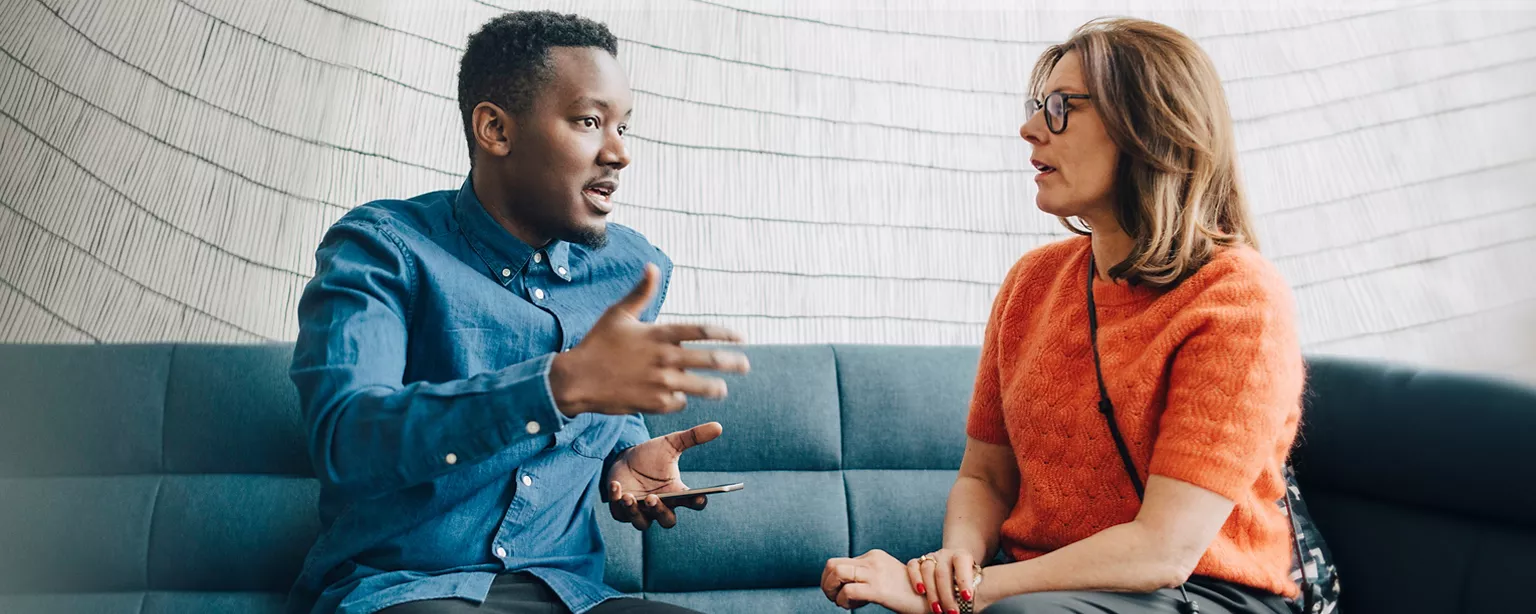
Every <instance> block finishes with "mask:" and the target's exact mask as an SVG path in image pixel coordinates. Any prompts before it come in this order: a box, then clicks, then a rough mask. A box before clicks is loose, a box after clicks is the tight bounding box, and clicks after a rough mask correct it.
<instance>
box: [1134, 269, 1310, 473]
mask: <svg viewBox="0 0 1536 614" xmlns="http://www.w3.org/2000/svg"><path fill="white" fill-rule="evenodd" d="M1262 266H1264V267H1265V269H1264V270H1262V271H1260V272H1259V274H1256V275H1255V274H1239V272H1233V273H1230V274H1228V275H1226V276H1224V278H1222V279H1218V280H1216V281H1215V282H1214V283H1213V284H1212V285H1211V286H1210V287H1208V288H1206V289H1204V290H1203V291H1202V294H1201V296H1200V297H1199V298H1198V299H1196V301H1195V302H1194V303H1193V304H1191V305H1190V307H1189V309H1188V311H1186V313H1185V314H1183V315H1185V316H1187V317H1190V318H1191V319H1190V321H1189V324H1187V325H1188V326H1190V327H1191V333H1190V334H1189V335H1188V336H1187V337H1186V338H1185V341H1184V342H1183V344H1182V345H1181V346H1180V348H1179V350H1178V352H1177V354H1176V355H1175V356H1174V358H1173V360H1172V364H1171V366H1170V371H1169V376H1168V402H1167V407H1166V409H1165V411H1164V413H1163V416H1162V418H1161V422H1160V423H1159V427H1158V435H1157V439H1156V440H1155V441H1154V443H1153V450H1152V461H1151V465H1150V468H1149V471H1150V473H1152V474H1155V475H1161V476H1164V477H1169V478H1174V479H1177V480H1180V481H1184V482H1188V483H1190V484H1194V485H1196V486H1199V487H1202V488H1205V489H1207V490H1210V491H1212V492H1215V493H1217V494H1220V495H1222V496H1223V497H1226V498H1228V499H1230V500H1233V501H1237V500H1240V499H1241V498H1242V497H1243V496H1244V495H1245V494H1251V493H1252V492H1253V485H1254V483H1255V481H1256V480H1258V478H1259V474H1260V472H1261V471H1262V470H1264V469H1265V468H1266V467H1267V466H1268V465H1270V464H1273V463H1274V462H1275V459H1276V458H1284V457H1285V454H1284V452H1283V449H1284V448H1288V447H1289V446H1290V445H1291V443H1292V442H1293V441H1294V439H1295V435H1296V428H1297V421H1298V420H1299V418H1300V412H1301V394H1302V388H1303V386H1304V379H1305V377H1304V374H1303V369H1304V367H1303V363H1302V357H1301V348H1300V343H1299V341H1298V339H1297V337H1296V329H1295V323H1294V317H1293V307H1292V302H1291V296H1290V291H1289V289H1288V288H1287V287H1286V285H1285V282H1284V280H1283V279H1281V278H1280V276H1279V274H1278V273H1276V272H1273V270H1272V269H1269V268H1268V264H1267V263H1262ZM1276 452H1280V453H1279V454H1278V455H1277V454H1276ZM1276 469H1278V467H1276Z"/></svg>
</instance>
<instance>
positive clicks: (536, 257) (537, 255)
mask: <svg viewBox="0 0 1536 614" xmlns="http://www.w3.org/2000/svg"><path fill="white" fill-rule="evenodd" d="M533 261H534V262H543V261H544V252H534V253H533Z"/></svg>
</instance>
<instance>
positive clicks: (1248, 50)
mask: <svg viewBox="0 0 1536 614" xmlns="http://www.w3.org/2000/svg"><path fill="white" fill-rule="evenodd" d="M1050 4H1052V3H1046V2H1022V3H1020V2H1001V1H993V2H968V3H965V2H962V3H956V2H951V1H940V0H884V1H876V2H858V3H853V2H843V3H833V2H813V1H809V0H805V1H788V0H780V1H770V0H652V1H645V2H639V1H628V2H621V1H618V0H608V1H604V0H535V1H532V2H514V1H512V0H441V1H432V2H425V1H422V2H407V1H404V0H264V1H259V2H258V1H251V0H0V169H4V170H3V173H0V341H48V342H71V341H80V342H92V341H102V342H123V341H159V340H195V341H244V340H261V339H289V338H292V337H293V336H294V335H295V333H296V324H295V318H294V309H295V303H296V301H297V299H298V295H299V292H300V290H301V288H302V286H303V284H304V282H305V280H306V279H307V277H308V276H309V275H310V274H311V273H312V270H313V266H314V264H313V259H312V252H313V248H314V246H315V244H316V243H317V242H318V240H319V238H320V235H321V233H322V232H323V231H324V230H325V228H326V227H327V226H328V225H329V224H330V223H331V222H332V221H334V220H335V219H337V217H339V216H340V215H341V214H342V213H343V212H344V211H346V209H348V208H350V207H352V206H355V205H356V204H358V203H361V202H364V201H367V200H369V199H373V198H381V197H400V196H408V195H413V194H417V193H421V192H425V191H430V190H438V189H445V188H455V187H457V186H458V184H459V182H460V180H461V178H462V174H463V173H464V172H465V171H466V169H467V162H466V160H465V159H464V154H463V143H462V137H461V134H462V133H461V131H460V128H459V119H458V113H457V110H456V106H455V103H454V100H453V98H454V92H455V71H456V67H457V59H458V56H459V53H460V50H461V48H462V47H463V44H464V40H465V37H466V36H467V35H468V34H469V33H470V32H471V31H473V29H474V28H475V27H477V26H478V25H479V24H480V23H482V22H484V21H485V20H487V19H489V18H490V17H492V16H494V15H496V14H498V13H500V12H501V11H503V10H506V9H511V8H552V9H555V10H560V11H566V12H578V13H581V14H584V15H586V16H589V17H592V18H595V19H598V20H601V21H605V22H607V23H608V24H609V25H610V27H612V29H613V30H614V31H615V33H616V34H618V36H619V37H620V38H621V39H622V42H621V47H620V60H621V62H622V63H623V64H624V65H625V66H626V67H627V68H628V70H629V72H630V75H631V79H632V81H633V84H634V88H635V92H636V103H637V104H636V119H635V121H634V122H633V131H632V132H631V133H630V134H631V138H630V145H631V149H632V152H633V154H634V159H635V164H634V166H632V167H631V168H630V170H628V171H626V173H625V175H626V181H625V185H624V187H623V189H622V190H621V191H620V192H619V194H618V200H619V201H621V203H622V206H621V208H620V210H619V212H618V213H617V214H616V216H615V217H616V218H617V220H618V221H620V222H622V223H625V224H628V225H631V226H634V227H636V228H638V229H639V230H641V231H642V232H644V233H646V234H647V235H648V236H649V237H650V238H651V240H652V241H653V242H655V243H656V244H658V245H660V246H662V247H663V248H664V249H665V250H667V251H668V252H669V253H670V254H671V255H672V257H673V259H674V260H675V261H676V262H677V263H678V268H677V271H676V274H675V278H674V281H673V286H672V287H673V290H672V292H671V293H670V296H669V301H668V304H667V308H666V312H665V313H666V317H667V318H672V319H677V318H688V319H703V320H709V321H714V322H718V323H722V324H726V325H730V326H733V327H735V328H737V329H738V330H741V331H742V332H743V333H745V334H746V335H747V336H748V337H749V339H750V340H752V341H754V342H759V343H792V342H824V341H839V342H844V341H847V342H875V343H936V344H950V343H977V342H978V341H979V338H980V333H981V330H982V327H983V325H984V322H985V319H986V316H987V312H988V306H989V304H990V301H991V298H992V296H993V294H994V293H995V291H996V287H997V283H998V282H999V281H1000V280H1001V279H1002V277H1003V274H1004V273H1005V272H1006V271H1007V268H1008V266H1009V265H1011V264H1012V263H1013V262H1014V260H1016V259H1017V257H1018V256H1019V255H1020V254H1022V253H1024V252H1025V251H1027V250H1028V249H1030V248H1031V247H1034V246H1036V245H1039V244H1041V243H1043V242H1047V241H1052V240H1055V239H1057V238H1059V237H1061V236H1064V235H1063V231H1062V230H1061V229H1060V227H1059V226H1058V225H1057V224H1056V222H1055V220H1054V219H1051V218H1048V217H1046V216H1045V215H1043V214H1041V213H1039V212H1038V211H1037V210H1035V209H1034V206H1033V200H1034V185H1033V182H1032V181H1031V179H1032V174H1033V173H1032V171H1030V170H1028V163H1027V159H1028V155H1027V153H1028V148H1027V147H1026V146H1025V145H1024V143H1023V142H1022V141H1020V140H1019V139H1018V137H1017V133H1016V129H1017V124H1018V122H1019V120H1020V119H1021V112H1022V93H1023V89H1024V85H1025V83H1024V79H1025V76H1026V75H1027V72H1028V69H1029V67H1030V65H1031V64H1032V63H1033V60H1034V58H1035V56H1036V55H1037V54H1038V53H1039V52H1040V50H1041V49H1042V48H1043V46H1044V45H1045V44H1047V43H1048V42H1051V41H1055V40H1059V39H1060V38H1062V37H1064V36H1065V35H1066V34H1067V33H1068V32H1069V31H1070V30H1071V29H1072V27H1074V26H1076V25H1078V24H1080V23H1081V22H1083V21H1085V20H1087V19H1088V18H1091V17H1094V16H1098V15H1103V14H1132V15H1138V16H1145V17H1150V18H1153V19H1157V20H1160V21H1163V22H1165V23H1169V24H1171V25H1174V26H1176V27H1179V28H1181V29H1183V30H1184V31H1185V32H1188V33H1189V34H1191V35H1192V36H1194V37H1196V38H1197V39H1198V40H1199V41H1200V42H1201V44H1202V45H1204V46H1205V48H1206V49H1207V50H1208V51H1209V52H1210V54H1211V55H1212V57H1213V58H1214V59H1215V61H1216V64H1217V66H1218V69H1219V70H1220V72H1221V74H1222V75H1223V77H1224V79H1225V80H1226V85H1227V90H1228V94H1229V96H1230V99H1231V102H1232V107H1233V112H1234V114H1235V116H1236V119H1237V122H1238V140H1239V145H1240V147H1241V149H1242V151H1243V154H1242V163H1243V168H1244V173H1245V177H1246V179H1247V182H1248V185H1249V188H1250V191H1251V193H1252V195H1253V199H1254V204H1255V207H1256V209H1257V213H1258V215H1259V224H1260V231H1261V234H1262V238H1263V239H1264V241H1265V247H1266V249H1265V251H1266V253H1267V254H1268V255H1269V256H1270V257H1271V258H1273V259H1275V260H1276V261H1277V262H1278V263H1279V265H1280V266H1281V268H1282V269H1283V271H1284V272H1285V274H1286V275H1287V277H1288V279H1289V280H1290V281H1291V283H1292V284H1293V286H1294V288H1295V291H1296V295H1297V298H1298V301H1299V304H1300V307H1301V317H1302V334H1303V340H1304V342H1305V343H1306V345H1307V348H1308V349H1309V350H1311V351H1318V352H1330V353H1342V354H1354V355H1366V356H1381V357H1390V358H1394V359H1399V360H1407V361H1413V362H1420V363H1428V364H1435V365H1441V366H1448V367H1455V368H1470V369H1480V370H1487V371H1498V372H1503V373H1507V374H1512V375H1517V376H1521V377H1528V378H1532V379H1536V281H1533V276H1536V274H1533V273H1532V272H1531V269H1532V263H1533V262H1536V189H1533V188H1536V139H1533V137H1536V130H1533V127H1536V120H1533V119H1532V117H1533V116H1536V2H1455V1H1431V2H1422V1H1417V0H1416V1H1411V2H1370V3H1355V4H1351V3H1348V2H1326V3H1323V2H1317V1H1315V0H1314V1H1313V2H1311V3H1307V2H1286V3H1283V4H1282V3H1273V4H1263V5H1261V4H1245V5H1244V6H1245V7H1246V8H1244V9H1242V10H1235V9H1230V8H1221V7H1223V6H1224V5H1226V4H1229V3H1226V2H1193V1H1183V2H1156V3H1150V4H1149V3H1126V2H1103V1H1099V2H1079V3H1073V4H1072V6H1073V8H1072V9H1071V10H1059V9H1056V8H1052V7H1050ZM1054 4H1061V3H1054ZM828 7H833V8H828Z"/></svg>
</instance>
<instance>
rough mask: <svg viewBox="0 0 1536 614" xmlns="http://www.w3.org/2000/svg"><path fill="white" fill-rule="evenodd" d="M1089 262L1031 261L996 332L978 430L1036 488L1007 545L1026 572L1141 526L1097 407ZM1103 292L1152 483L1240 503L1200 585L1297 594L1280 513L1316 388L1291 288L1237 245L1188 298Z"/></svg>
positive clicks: (1054, 253) (1063, 250)
mask: <svg viewBox="0 0 1536 614" xmlns="http://www.w3.org/2000/svg"><path fill="white" fill-rule="evenodd" d="M1089 254H1090V247H1089V240H1088V239H1087V238H1086V237H1079V238H1073V239H1068V240H1066V241H1062V242H1059V243H1055V244H1051V245H1047V246H1044V247H1042V248H1040V249H1037V250H1034V251H1032V252H1030V253H1029V254H1026V255H1025V256H1024V257H1023V258H1022V259H1020V260H1019V262H1018V264H1016V265H1014V267H1013V270H1011V271H1010V272H1009V273H1008V277H1007V279H1006V280H1005V281H1004V282H1003V286H1002V289H1001V290H1000V291H999V293H998V296H997V300H996V303H995V304H994V306H993V308H992V316H991V319H990V320H989V322H988V325H987V331H986V339H985V341H984V343H983V347H982V355H981V366H980V370H979V372H978V374H977V378H976V389H975V395H974V398H973V401H972V405H971V413H970V418H969V422H968V425H967V432H968V434H969V435H970V436H971V437H973V438H975V439H978V440H981V441H984V442H988V443H993V444H1000V445H1008V446H1011V447H1012V448H1013V452H1014V458H1015V459H1016V460H1017V462H1018V465H1019V475H1020V487H1019V495H1018V501H1017V503H1016V504H1015V506H1014V508H1013V512H1012V513H1011V514H1010V515H1009V517H1008V519H1007V520H1006V521H1004V522H1003V526H1002V543H1003V547H1005V548H1007V550H1008V552H1009V554H1011V555H1012V556H1013V557H1014V558H1015V559H1017V560H1025V559H1030V558H1033V557H1036V556H1040V555H1042V554H1045V553H1047V552H1050V551H1052V550H1055V549H1057V548H1061V547H1063V546H1066V545H1068V544H1071V543H1074V542H1077V541H1079V540H1082V539H1084V538H1087V537H1089V536H1091V535H1093V534H1095V533H1098V532H1099V531H1103V530H1104V529H1106V528H1109V527H1111V526H1114V525H1117V524H1122V523H1125V522H1129V521H1131V520H1132V519H1133V518H1135V516H1136V512H1137V510H1138V509H1140V506H1141V504H1140V502H1139V501H1138V500H1137V498H1136V491H1135V489H1134V488H1133V487H1132V485H1131V481H1130V479H1129V477H1128V476H1126V474H1125V469H1124V463H1122V462H1121V460H1120V457H1119V454H1118V453H1117V452H1116V450H1115V444H1114V440H1113V439H1112V438H1111V436H1110V434H1109V429H1108V426H1107V425H1106V424H1105V423H1104V416H1103V414H1100V413H1099V412H1098V409H1097V402H1098V389H1097V386H1096V384H1095V379H1094V374H1093V358H1092V355H1091V353H1090V352H1091V349H1090V345H1089V340H1088V315H1087V309H1088V306H1087V291H1086V287H1085V286H1086V284H1087V278H1088V258H1089ZM1093 292H1094V300H1095V302H1096V303H1097V304H1098V316H1099V351H1100V353H1101V358H1102V361H1103V366H1104V378H1105V384H1106V385H1107V386H1108V388H1109V396H1110V399H1111V400H1112V401H1113V402H1114V405H1115V416H1116V418H1117V419H1118V422H1119V425H1120V431H1121V433H1122V434H1123V435H1124V436H1125V439H1126V443H1127V445H1128V446H1129V447H1130V450H1131V458H1132V460H1134V461H1135V463H1136V469H1137V471H1138V473H1140V474H1141V478H1142V480H1143V481H1145V480H1146V478H1147V476H1148V473H1152V474H1156V475H1161V476H1164V477H1169V478H1173V479H1177V480H1182V481H1184V482H1188V483H1191V484H1194V485H1196V486H1200V487H1202V488H1205V489H1208V490H1211V491H1213V492H1216V493H1218V494H1220V495H1222V496H1224V497H1226V498H1228V499H1231V500H1232V501H1234V502H1236V508H1235V509H1234V510H1233V512H1232V515H1231V516H1230V517H1229V518H1228V519H1227V522H1226V525H1225V526H1223V527H1222V529H1221V532H1220V534H1219V535H1218V536H1217V537H1216V541H1215V542H1214V543H1212V544H1211V547H1210V549H1209V550H1207V551H1206V553H1205V556H1204V557H1203V558H1201V559H1200V563H1199V565H1198V566H1197V567H1196V568H1195V573H1196V574H1198V575H1205V576H1210V577H1214V578H1218V579H1222V580H1226V581H1229V582H1234V583H1238V584H1243V585H1246V586H1251V587H1254V588H1259V589H1263V590H1266V591H1269V592H1271V593H1275V594H1281V595H1286V596H1295V595H1296V594H1297V587H1296V584H1295V583H1294V582H1292V581H1291V579H1290V564H1291V552H1292V543H1291V539H1292V538H1291V532H1290V524H1289V522H1288V521H1287V519H1286V517H1285V515H1284V512H1283V510H1282V509H1281V508H1280V507H1279V506H1278V505H1277V503H1276V502H1277V501H1279V500H1280V499H1281V497H1282V496H1283V495H1284V484H1285V481H1284V478H1283V476H1282V474H1281V467H1282V466H1283V465H1284V463H1285V460H1286V456H1287V454H1288V452H1289V451H1290V448H1291V444H1292V442H1293V441H1294V440H1295V436H1296V429H1297V425H1298V422H1299V420H1300V417H1301V393H1302V386H1303V372H1302V359H1301V349H1300V345H1299V343H1298V341H1297V338H1296V330H1295V324H1294V321H1293V305H1292V300H1291V294H1290V290H1289V289H1288V287H1287V286H1286V283H1285V281H1284V280H1283V279H1281V277H1280V275H1279V273H1278V272H1277V271H1276V270H1275V268H1274V266H1272V265H1271V264H1270V263H1269V262H1268V261H1266V260H1264V258H1263V257H1261V256H1260V255H1259V254H1258V252H1257V251H1255V250H1253V249H1250V248H1246V247H1234V248H1227V249H1223V250H1221V251H1220V252H1219V253H1218V255H1217V256H1216V257H1215V258H1214V259H1213V260H1212V261H1211V262H1210V263H1208V264H1206V265H1205V266H1204V267H1203V268H1201V269H1200V271H1199V272H1198V273H1196V274H1195V275H1193V276H1191V277H1190V278H1188V279H1187V280H1185V281H1184V282H1183V283H1181V284H1179V285H1178V286H1177V287H1175V288H1173V289H1169V290H1162V291H1158V290H1151V289H1147V288H1137V287H1130V286H1127V285H1124V284H1112V283H1109V282H1105V281H1102V280H1096V281H1095V282H1094V290H1093Z"/></svg>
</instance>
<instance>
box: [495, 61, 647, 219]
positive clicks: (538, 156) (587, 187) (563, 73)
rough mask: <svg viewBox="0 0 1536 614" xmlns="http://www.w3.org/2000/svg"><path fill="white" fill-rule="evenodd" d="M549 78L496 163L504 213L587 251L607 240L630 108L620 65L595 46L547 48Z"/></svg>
mask: <svg viewBox="0 0 1536 614" xmlns="http://www.w3.org/2000/svg"><path fill="white" fill-rule="evenodd" d="M549 57H550V62H551V63H552V65H553V68H554V76H553V77H552V78H551V79H550V81H549V82H548V83H546V84H544V86H543V88H542V89H541V90H540V91H539V92H538V94H537V95H536V96H535V97H534V100H533V106H532V108H530V109H529V110H528V112H527V113H526V114H524V115H523V116H521V117H515V118H513V122H514V123H515V125H516V129H515V130H514V131H513V133H512V135H511V138H510V140H509V146H510V150H509V151H508V153H507V156H506V157H504V158H496V159H482V162H490V163H492V164H494V165H495V166H496V168H495V171H496V172H497V173H499V174H501V176H502V178H503V181H504V182H505V185H506V186H507V187H508V190H507V194H506V196H507V198H508V199H509V201H510V202H509V203H508V204H509V205H510V207H511V211H510V213H512V214H513V215H516V216H517V217H518V218H520V221H521V222H522V223H523V224H525V225H527V226H528V228H529V230H532V231H533V232H535V233H537V234H538V235H540V236H543V237H547V238H550V239H559V240H562V241H568V242H571V243H577V244H581V245H586V246H589V247H601V246H602V245H603V244H604V243H606V242H607V229H608V221H607V218H608V213H609V212H610V211H612V210H613V192H614V191H615V190H617V189H618V187H619V171H620V170H622V169H623V168H624V167H626V166H629V153H628V152H627V151H626V150H625V148H624V139H623V134H624V132H625V131H626V130H628V129H629V127H628V122H629V115H630V111H631V107H632V106H633V104H634V102H633V98H632V94H631V93H630V90H629V80H628V79H627V78H626V77H625V76H624V71H623V69H622V68H621V67H620V66H619V62H618V60H617V59H615V58H614V57H613V56H611V55H609V54H608V52H607V51H604V50H602V49H598V48H596V47H554V48H551V49H550V50H549Z"/></svg>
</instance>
